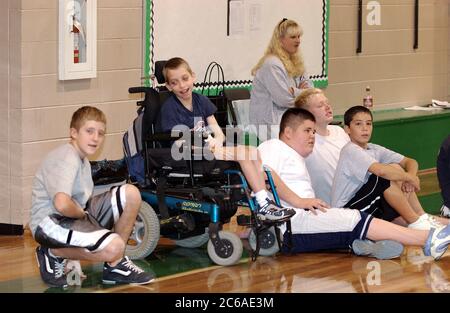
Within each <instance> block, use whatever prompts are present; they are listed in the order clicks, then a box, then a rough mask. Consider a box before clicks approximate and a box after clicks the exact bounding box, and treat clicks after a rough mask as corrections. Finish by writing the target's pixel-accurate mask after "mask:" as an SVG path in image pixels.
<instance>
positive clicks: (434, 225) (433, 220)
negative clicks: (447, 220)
mask: <svg viewBox="0 0 450 313" xmlns="http://www.w3.org/2000/svg"><path fill="white" fill-rule="evenodd" d="M427 217H428V221H429V222H430V225H431V227H432V228H440V227H442V226H445V225H444V224H442V223H441V222H439V221H438V219H437V218H436V217H435V216H433V215H431V214H427Z"/></svg>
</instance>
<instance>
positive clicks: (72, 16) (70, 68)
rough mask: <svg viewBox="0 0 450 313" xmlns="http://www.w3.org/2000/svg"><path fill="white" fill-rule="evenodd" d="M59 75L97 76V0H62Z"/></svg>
mask: <svg viewBox="0 0 450 313" xmlns="http://www.w3.org/2000/svg"><path fill="white" fill-rule="evenodd" d="M58 19H59V36H58V37H59V38H58V39H59V66H58V71H59V79H60V80H70V79H85V78H94V77H96V76H97V0H89V1H88V0H59V16H58Z"/></svg>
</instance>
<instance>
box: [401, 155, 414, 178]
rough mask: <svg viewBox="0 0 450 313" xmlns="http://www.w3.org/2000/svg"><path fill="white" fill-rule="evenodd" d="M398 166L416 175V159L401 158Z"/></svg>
mask: <svg viewBox="0 0 450 313" xmlns="http://www.w3.org/2000/svg"><path fill="white" fill-rule="evenodd" d="M399 164H400V166H401V167H403V168H404V169H405V171H406V172H407V173H409V174H411V175H414V176H417V171H418V170H419V164H418V163H417V161H416V160H414V159H411V158H407V157H404V158H403V160H401V161H400V162H399Z"/></svg>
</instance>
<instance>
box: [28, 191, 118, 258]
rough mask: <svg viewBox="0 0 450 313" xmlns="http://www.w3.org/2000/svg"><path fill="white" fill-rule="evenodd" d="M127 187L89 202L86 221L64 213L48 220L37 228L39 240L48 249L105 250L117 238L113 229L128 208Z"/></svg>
mask: <svg viewBox="0 0 450 313" xmlns="http://www.w3.org/2000/svg"><path fill="white" fill-rule="evenodd" d="M125 204H126V203H125V185H122V186H118V187H117V186H116V187H113V188H111V190H109V191H107V192H104V193H102V194H99V195H97V196H94V197H92V198H91V199H89V201H88V203H87V204H86V209H85V213H86V215H85V216H84V217H83V218H79V219H74V218H70V217H65V216H62V215H60V214H56V213H55V214H52V215H50V216H47V217H46V218H44V219H43V220H42V221H41V222H40V223H39V225H38V227H37V228H36V232H35V234H34V238H35V240H36V241H37V242H38V243H39V244H41V245H42V246H44V247H48V248H70V247H78V248H86V249H87V250H89V251H91V252H96V251H100V250H102V249H103V248H104V247H106V246H107V245H108V244H109V243H110V242H111V241H112V240H113V239H114V238H115V237H116V236H118V235H117V234H116V233H113V232H112V231H111V229H112V228H113V226H114V224H115V223H116V222H117V221H118V220H119V217H120V216H121V215H122V212H123V208H124V207H125Z"/></svg>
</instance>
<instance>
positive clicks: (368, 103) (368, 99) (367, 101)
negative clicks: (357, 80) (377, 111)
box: [363, 86, 373, 109]
mask: <svg viewBox="0 0 450 313" xmlns="http://www.w3.org/2000/svg"><path fill="white" fill-rule="evenodd" d="M363 106H365V107H366V108H369V109H372V107H373V97H372V95H371V93H370V86H367V87H366V95H365V96H364V98H363Z"/></svg>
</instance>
